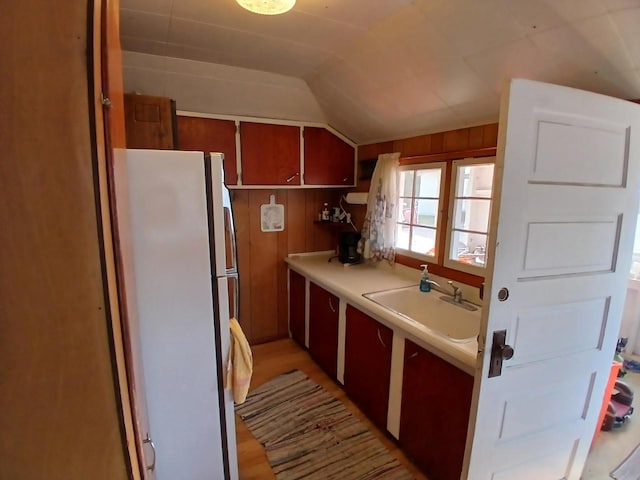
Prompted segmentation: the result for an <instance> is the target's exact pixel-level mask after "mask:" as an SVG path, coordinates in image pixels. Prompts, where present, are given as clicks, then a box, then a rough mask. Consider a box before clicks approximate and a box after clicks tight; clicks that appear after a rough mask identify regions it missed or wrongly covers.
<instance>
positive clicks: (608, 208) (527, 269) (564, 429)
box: [463, 80, 640, 480]
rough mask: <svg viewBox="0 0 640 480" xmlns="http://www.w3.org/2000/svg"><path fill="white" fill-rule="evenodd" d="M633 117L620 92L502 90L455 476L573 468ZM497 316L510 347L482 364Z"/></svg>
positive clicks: (559, 475)
mask: <svg viewBox="0 0 640 480" xmlns="http://www.w3.org/2000/svg"><path fill="white" fill-rule="evenodd" d="M639 130H640V106H638V105H635V104H632V103H630V102H625V101H622V100H618V99H613V98H610V97H605V96H602V95H597V94H593V93H588V92H583V91H579V90H574V89H570V88H565V87H559V86H555V85H549V84H543V83H538V82H531V81H527V80H513V81H511V83H510V86H509V89H508V91H507V92H506V93H505V94H504V96H503V102H502V108H501V117H500V139H499V142H498V156H497V160H496V166H495V172H496V173H495V175H496V179H495V181H496V186H497V188H496V191H497V192H499V194H498V198H496V201H495V207H494V210H493V213H492V220H491V223H492V230H491V231H492V232H496V234H495V236H494V238H493V239H492V240H491V242H490V250H489V253H490V260H489V261H490V265H489V267H490V268H489V270H491V272H492V275H490V276H489V277H490V278H487V282H488V285H487V292H488V293H487V295H486V296H485V302H486V304H485V308H484V309H483V321H482V329H481V332H482V333H481V336H480V338H479V350H480V353H479V357H478V360H479V361H478V370H477V372H476V382H475V389H474V402H473V407H472V412H471V420H470V424H469V425H470V428H469V435H468V441H467V454H466V458H465V466H464V470H463V478H469V479H472V480H485V479H486V480H489V479H491V480H507V479H509V480H513V479H518V480H559V479H565V478H566V479H576V480H577V479H578V478H580V475H581V472H582V469H583V466H584V461H585V459H586V457H587V454H588V451H589V447H590V444H591V440H592V438H593V434H594V432H595V429H596V423H597V420H598V414H599V411H600V406H601V404H602V400H603V395H604V390H605V385H606V382H607V379H608V375H609V371H610V367H611V361H612V358H613V353H614V349H615V344H616V337H617V334H618V332H619V328H620V321H621V316H622V309H623V305H624V298H625V291H626V283H627V275H628V272H629V265H630V259H631V251H632V243H633V236H634V229H635V224H636V215H637V209H638V184H639V182H638V180H639V177H640V171H639V163H640V136H639V135H638V133H639ZM502 330H504V331H506V342H505V343H506V344H507V345H508V346H511V347H512V348H513V356H512V358H511V359H505V360H504V361H503V364H502V369H501V373H500V374H499V375H497V376H490V375H489V370H490V366H491V360H492V352H494V353H499V352H503V353H504V354H505V356H507V357H508V356H509V353H510V352H509V349H508V348H505V349H500V347H499V346H498V345H493V334H494V332H496V331H502ZM496 356H497V355H496ZM494 358H495V357H494Z"/></svg>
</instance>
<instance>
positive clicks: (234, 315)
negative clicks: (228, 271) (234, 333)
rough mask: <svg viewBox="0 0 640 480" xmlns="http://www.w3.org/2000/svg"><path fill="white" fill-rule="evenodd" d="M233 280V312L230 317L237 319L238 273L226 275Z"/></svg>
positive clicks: (238, 300) (238, 301)
mask: <svg viewBox="0 0 640 480" xmlns="http://www.w3.org/2000/svg"><path fill="white" fill-rule="evenodd" d="M228 278H229V279H231V280H232V281H233V313H232V315H231V318H235V319H236V320H237V319H238V314H239V313H240V312H239V310H240V285H239V283H240V281H239V279H238V274H237V273H236V274H235V275H229V277H228Z"/></svg>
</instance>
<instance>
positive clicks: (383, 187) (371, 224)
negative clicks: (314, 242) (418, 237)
mask: <svg viewBox="0 0 640 480" xmlns="http://www.w3.org/2000/svg"><path fill="white" fill-rule="evenodd" d="M399 159H400V153H397V152H396V153H384V154H382V155H378V161H377V163H376V168H375V170H374V172H373V178H372V179H371V187H370V188H369V203H368V205H367V215H366V217H365V219H364V225H363V227H362V232H361V234H362V238H361V239H360V242H359V243H358V252H359V253H360V254H362V256H363V258H365V259H367V260H374V261H379V260H382V259H385V260H387V261H389V262H390V263H393V262H394V260H395V256H396V254H395V248H394V241H395V233H396V216H397V215H398V208H397V203H398V192H397V190H398V160H399Z"/></svg>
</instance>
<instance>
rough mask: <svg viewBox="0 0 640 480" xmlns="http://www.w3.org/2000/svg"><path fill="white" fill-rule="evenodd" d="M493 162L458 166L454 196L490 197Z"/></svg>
mask: <svg viewBox="0 0 640 480" xmlns="http://www.w3.org/2000/svg"><path fill="white" fill-rule="evenodd" d="M492 187H493V163H483V164H479V165H466V166H463V167H459V168H458V176H457V179H456V197H485V198H491V190H492Z"/></svg>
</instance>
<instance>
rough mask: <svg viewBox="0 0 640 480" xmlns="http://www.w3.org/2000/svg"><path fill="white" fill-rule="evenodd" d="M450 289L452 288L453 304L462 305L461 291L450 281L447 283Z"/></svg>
mask: <svg viewBox="0 0 640 480" xmlns="http://www.w3.org/2000/svg"><path fill="white" fill-rule="evenodd" d="M447 283H448V284H449V285H450V286H451V288H453V301H454V302H455V303H462V290H460V287H458V286H457V285H454V284H453V282H452V281H451V280H449V281H448V282H447Z"/></svg>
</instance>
